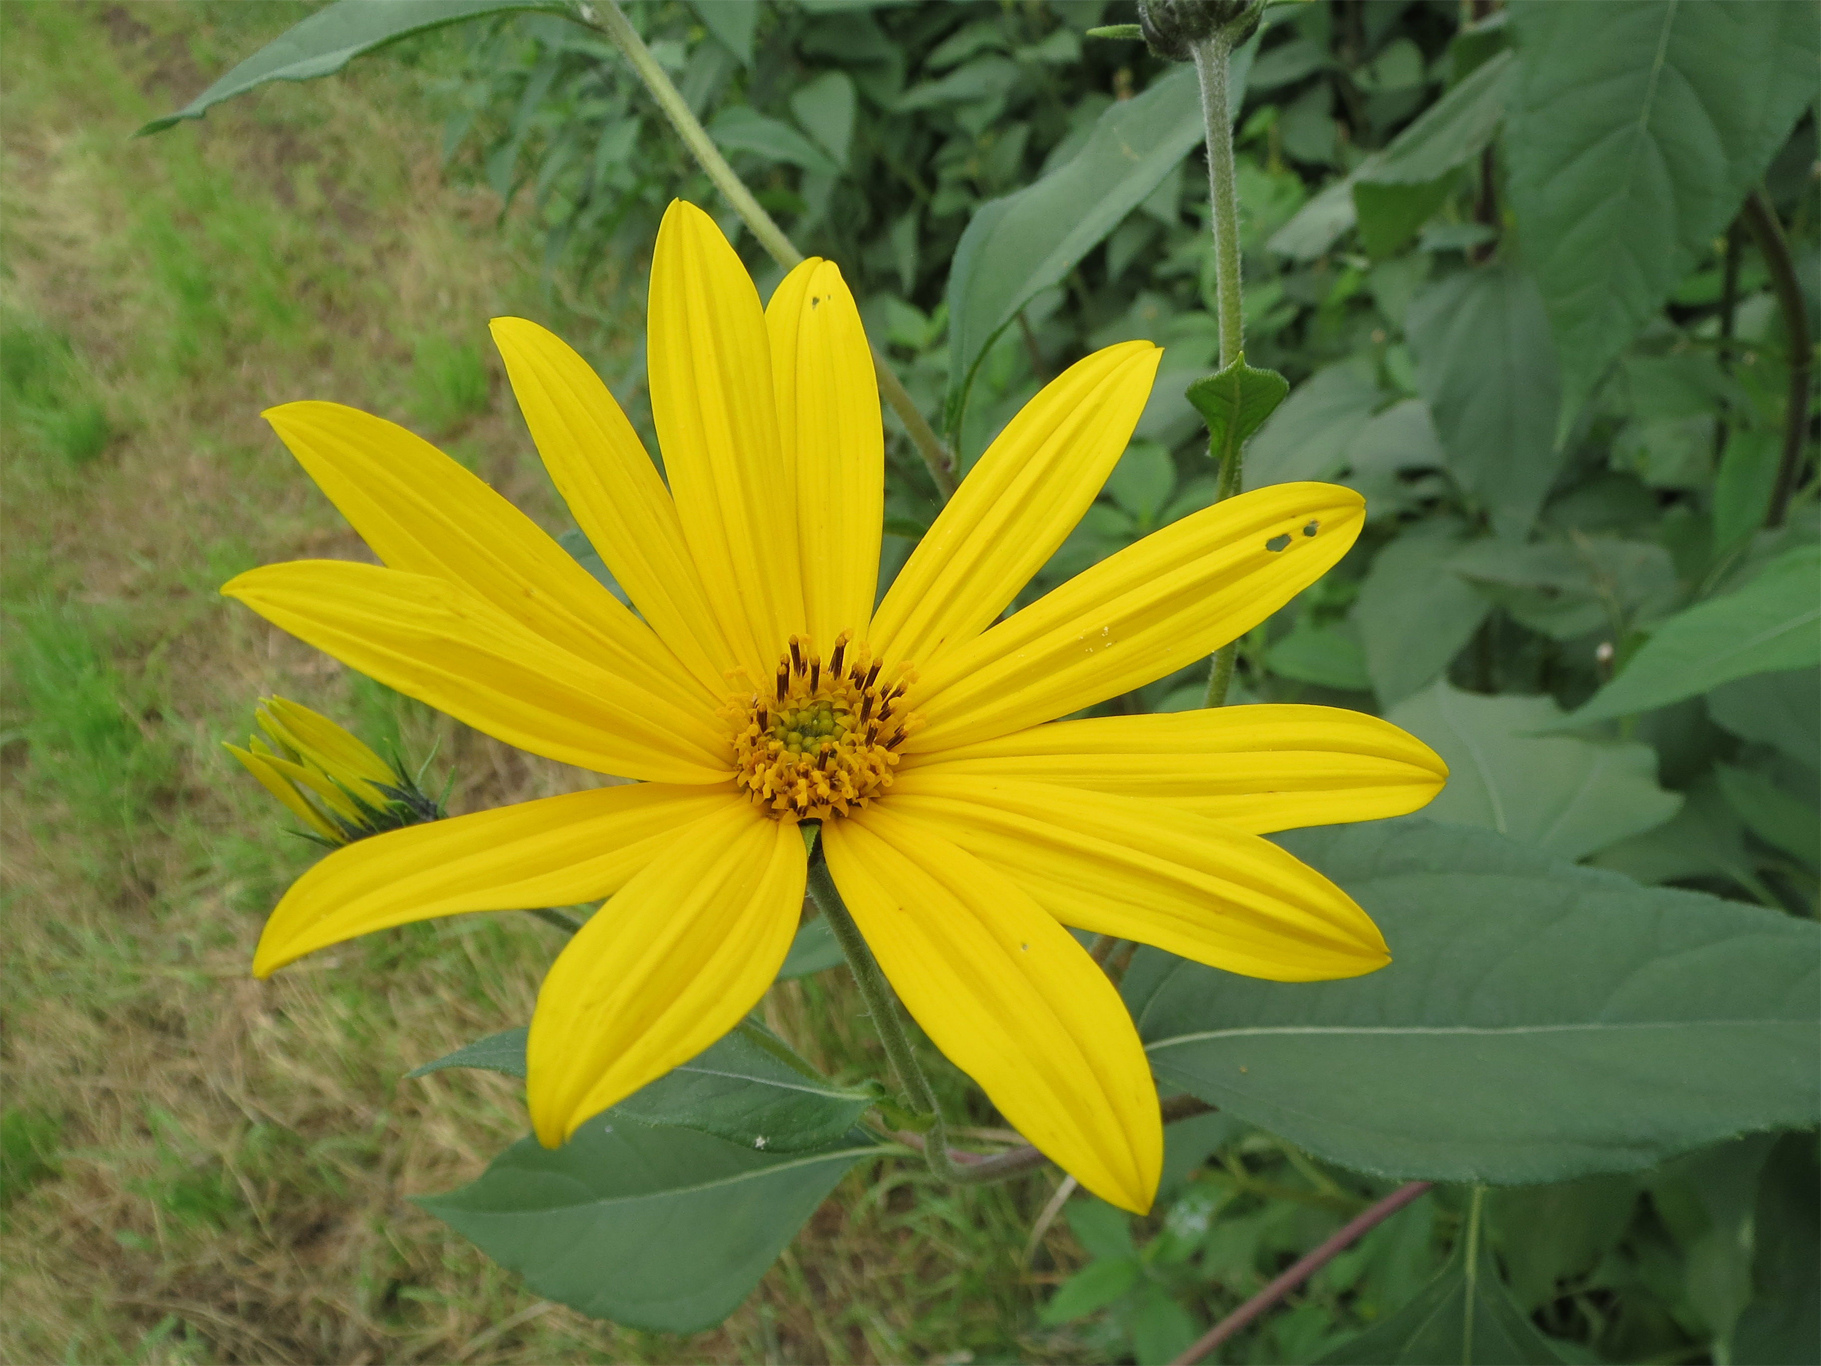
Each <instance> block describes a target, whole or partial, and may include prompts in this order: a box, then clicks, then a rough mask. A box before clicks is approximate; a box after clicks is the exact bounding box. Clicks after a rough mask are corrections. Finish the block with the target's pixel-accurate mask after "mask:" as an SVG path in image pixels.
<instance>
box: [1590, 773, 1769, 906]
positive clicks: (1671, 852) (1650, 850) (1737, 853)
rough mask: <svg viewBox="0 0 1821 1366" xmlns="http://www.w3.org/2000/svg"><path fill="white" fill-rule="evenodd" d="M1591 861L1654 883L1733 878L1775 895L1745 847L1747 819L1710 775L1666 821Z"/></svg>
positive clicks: (1685, 796) (1693, 786)
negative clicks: (1741, 819)
mask: <svg viewBox="0 0 1821 1366" xmlns="http://www.w3.org/2000/svg"><path fill="white" fill-rule="evenodd" d="M1588 862H1589V863H1591V864H1592V865H1593V866H1594V867H1596V868H1609V869H1611V870H1612V871H1613V872H1615V873H1623V874H1625V876H1627V877H1630V878H1635V879H1636V880H1637V881H1639V882H1647V883H1652V884H1655V883H1662V882H1682V881H1685V880H1687V879H1689V878H1699V877H1706V878H1711V877H1719V878H1730V879H1731V880H1732V881H1734V882H1736V883H1738V884H1739V886H1741V887H1744V888H1746V889H1747V890H1748V891H1751V892H1753V893H1754V894H1759V893H1760V891H1761V894H1762V896H1763V897H1764V898H1766V899H1770V900H1774V899H1775V898H1774V896H1772V894H1771V893H1770V891H1769V890H1768V889H1764V888H1763V884H1762V883H1761V882H1760V881H1759V879H1758V874H1757V861H1756V860H1755V859H1754V858H1753V857H1752V856H1751V855H1750V854H1749V853H1748V852H1747V851H1746V848H1745V827H1744V825H1743V824H1742V823H1741V822H1740V820H1739V817H1738V815H1737V814H1736V813H1735V812H1734V811H1733V809H1732V807H1731V806H1730V805H1728V803H1727V801H1726V798H1725V796H1724V795H1723V794H1722V793H1721V791H1720V786H1719V783H1718V782H1716V781H1715V780H1714V778H1713V777H1712V776H1711V775H1708V776H1707V777H1704V778H1703V779H1702V780H1700V781H1698V782H1696V783H1693V784H1691V785H1690V786H1689V788H1688V790H1687V791H1686V792H1684V793H1683V801H1682V809H1681V810H1680V811H1678V812H1677V813H1676V814H1675V817H1674V819H1672V820H1670V821H1669V822H1668V823H1667V824H1664V825H1659V826H1657V827H1656V828H1655V829H1654V830H1647V831H1645V832H1644V833H1643V834H1642V835H1634V836H1633V837H1632V838H1630V839H1628V840H1621V841H1619V843H1617V844H1615V845H1612V846H1611V847H1610V848H1607V849H1602V850H1601V851H1600V852H1599V853H1598V854H1595V855H1594V856H1593V857H1592V858H1591V859H1589V860H1588Z"/></svg>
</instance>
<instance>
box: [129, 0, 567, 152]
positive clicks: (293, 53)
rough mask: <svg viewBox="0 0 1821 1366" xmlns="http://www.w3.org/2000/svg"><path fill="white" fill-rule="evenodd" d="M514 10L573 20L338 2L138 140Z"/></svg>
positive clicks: (454, 3) (529, 0)
mask: <svg viewBox="0 0 1821 1366" xmlns="http://www.w3.org/2000/svg"><path fill="white" fill-rule="evenodd" d="M512 10H544V11H546V12H548V13H552V14H562V15H568V16H571V17H573V16H574V15H575V12H576V11H575V6H574V5H572V4H568V3H564V2H563V0H336V3H334V4H332V5H328V6H325V7H324V8H322V9H319V10H318V11H316V13H314V14H312V15H311V16H310V17H309V18H307V19H305V20H303V21H302V22H301V23H299V24H296V25H293V26H292V27H291V28H288V29H286V30H285V31H284V32H283V33H282V34H280V35H279V36H278V37H277V38H275V39H273V40H272V41H271V42H269V43H267V44H266V45H265V46H264V47H262V48H261V49H260V50H259V51H258V52H255V53H254V54H253V55H252V56H251V57H249V58H247V59H246V60H245V61H244V62H242V63H240V65H238V66H236V67H235V68H234V69H233V70H232V71H230V72H228V74H227V75H225V76H223V77H222V78H221V79H220V80H218V81H216V82H215V84H213V85H211V86H210V87H209V88H208V89H207V90H205V91H203V92H202V93H201V94H200V95H198V96H197V97H196V98H195V99H193V100H191V101H190V102H189V103H188V104H186V105H185V106H184V107H183V108H182V109H179V110H178V111H177V112H176V113H175V114H167V115H166V116H165V117H164V118H161V119H153V120H152V121H151V122H150V123H148V124H146V125H145V127H143V128H141V129H140V130H139V132H140V134H142V135H143V134H146V133H157V132H162V131H163V130H164V129H166V128H169V127H170V126H171V125H172V124H175V123H178V122H180V121H182V120H184V119H199V118H201V117H202V116H203V115H204V114H206V113H207V112H208V111H209V110H210V109H211V108H212V107H213V106H215V105H217V104H220V103H221V102H222V101H223V100H228V99H232V98H233V97H234V96H236V95H244V94H246V92H247V91H249V90H253V89H256V88H257V87H259V86H262V85H265V84H266V83H267V82H269V81H308V80H314V79H315V78H316V77H318V76H330V75H333V74H334V73H335V72H337V71H340V70H341V69H342V68H343V67H344V66H346V65H347V64H348V63H349V62H350V61H352V60H353V59H354V58H356V57H359V56H361V55H363V54H365V53H368V52H372V51H375V50H376V49H378V48H382V47H385V46H386V45H387V44H388V43H395V42H397V41H398V40H399V39H401V38H409V37H411V36H412V35H413V34H417V33H425V32H428V31H429V30H430V29H433V28H442V27H443V26H444V25H445V24H459V23H461V22H463V21H464V20H467V19H481V18H484V17H486V16H487V15H489V14H501V13H506V12H508V11H512Z"/></svg>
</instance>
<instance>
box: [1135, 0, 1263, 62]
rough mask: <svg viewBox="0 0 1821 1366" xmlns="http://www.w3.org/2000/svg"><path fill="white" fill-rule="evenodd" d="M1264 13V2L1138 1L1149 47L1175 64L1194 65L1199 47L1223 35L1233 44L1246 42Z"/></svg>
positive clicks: (1230, 0)
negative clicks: (1223, 33)
mask: <svg viewBox="0 0 1821 1366" xmlns="http://www.w3.org/2000/svg"><path fill="white" fill-rule="evenodd" d="M1263 13H1264V3H1263V0H1138V26H1139V28H1140V29H1142V30H1143V32H1144V40H1145V43H1146V45H1147V46H1149V47H1150V49H1151V51H1152V52H1153V53H1155V54H1156V55H1157V56H1159V57H1166V58H1168V59H1169V60H1170V61H1173V62H1187V61H1192V60H1193V59H1194V55H1195V53H1194V49H1195V47H1196V45H1197V44H1200V43H1204V42H1206V41H1207V40H1208V39H1210V38H1212V37H1213V36H1214V35H1215V34H1217V33H1221V32H1223V31H1224V32H1225V33H1226V34H1227V37H1228V41H1229V42H1231V43H1242V42H1244V41H1245V40H1246V39H1247V38H1249V37H1251V35H1252V31H1253V30H1254V29H1256V28H1257V27H1258V21H1259V17H1260V16H1261V15H1262V14H1263Z"/></svg>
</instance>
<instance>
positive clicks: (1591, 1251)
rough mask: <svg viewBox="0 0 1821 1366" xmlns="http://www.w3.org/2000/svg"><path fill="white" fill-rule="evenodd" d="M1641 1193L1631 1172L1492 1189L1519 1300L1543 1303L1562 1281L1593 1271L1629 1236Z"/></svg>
mask: <svg viewBox="0 0 1821 1366" xmlns="http://www.w3.org/2000/svg"><path fill="white" fill-rule="evenodd" d="M1640 1194H1642V1186H1641V1185H1640V1183H1639V1181H1638V1179H1637V1177H1635V1176H1631V1175H1616V1176H1589V1177H1583V1178H1582V1179H1581V1180H1579V1181H1564V1182H1561V1183H1559V1184H1557V1185H1553V1186H1507V1187H1504V1188H1502V1189H1499V1190H1495V1191H1492V1192H1490V1193H1489V1194H1488V1195H1487V1198H1486V1215H1487V1222H1488V1223H1489V1225H1490V1232H1491V1234H1492V1238H1493V1242H1494V1243H1495V1244H1496V1245H1497V1246H1498V1250H1499V1252H1500V1254H1501V1255H1502V1256H1503V1257H1504V1259H1505V1269H1506V1270H1507V1272H1509V1274H1510V1276H1511V1290H1512V1293H1513V1295H1514V1296H1515V1297H1516V1298H1517V1300H1518V1302H1519V1304H1521V1305H1522V1306H1523V1307H1524V1308H1525V1309H1526V1310H1531V1309H1535V1308H1538V1307H1539V1306H1541V1305H1543V1304H1546V1303H1548V1302H1550V1301H1552V1300H1554V1299H1555V1298H1556V1297H1557V1295H1559V1294H1560V1293H1561V1292H1560V1290H1559V1288H1558V1286H1557V1282H1558V1281H1563V1280H1567V1279H1570V1278H1574V1277H1579V1276H1584V1275H1586V1274H1587V1273H1588V1272H1589V1271H1592V1270H1593V1269H1594V1267H1595V1266H1597V1265H1598V1264H1599V1262H1600V1259H1601V1258H1602V1257H1604V1256H1605V1255H1606V1254H1607V1253H1609V1252H1611V1251H1612V1250H1613V1248H1615V1247H1617V1246H1618V1245H1619V1240H1620V1239H1621V1238H1623V1237H1624V1236H1625V1230H1626V1228H1627V1227H1628V1226H1629V1225H1630V1223H1631V1216H1632V1213H1633V1211H1634V1210H1635V1209H1636V1208H1637V1203H1638V1196H1639V1195H1640Z"/></svg>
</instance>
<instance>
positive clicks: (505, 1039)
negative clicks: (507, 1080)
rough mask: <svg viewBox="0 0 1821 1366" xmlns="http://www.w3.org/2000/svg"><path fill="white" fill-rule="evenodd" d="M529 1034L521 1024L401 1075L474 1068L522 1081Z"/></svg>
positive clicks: (407, 1075)
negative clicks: (502, 1073)
mask: <svg viewBox="0 0 1821 1366" xmlns="http://www.w3.org/2000/svg"><path fill="white" fill-rule="evenodd" d="M530 1032H531V1031H530V1030H528V1029H526V1028H524V1027H523V1026H522V1025H521V1026H520V1027H519V1028H517V1029H502V1030H501V1031H500V1032H499V1033H497V1034H489V1035H488V1036H487V1037H486V1038H484V1039H476V1040H475V1041H474V1042H473V1043H466V1044H463V1045H462V1046H461V1047H460V1048H458V1049H456V1050H455V1051H454V1052H453V1053H445V1054H444V1055H443V1056H442V1057H440V1058H438V1059H437V1060H436V1061H435V1062H427V1063H425V1064H424V1065H423V1066H422V1067H413V1068H412V1069H411V1070H410V1071H409V1072H407V1073H405V1076H406V1077H407V1078H409V1077H426V1076H429V1075H430V1073H432V1072H441V1071H442V1070H443V1069H444V1068H447V1067H474V1068H479V1069H480V1070H481V1071H484V1072H504V1073H505V1074H506V1075H507V1076H509V1077H518V1078H520V1079H521V1080H522V1079H523V1078H524V1075H525V1037H526V1035H528V1034H529V1033H530Z"/></svg>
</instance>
